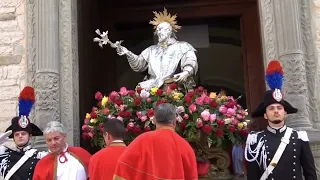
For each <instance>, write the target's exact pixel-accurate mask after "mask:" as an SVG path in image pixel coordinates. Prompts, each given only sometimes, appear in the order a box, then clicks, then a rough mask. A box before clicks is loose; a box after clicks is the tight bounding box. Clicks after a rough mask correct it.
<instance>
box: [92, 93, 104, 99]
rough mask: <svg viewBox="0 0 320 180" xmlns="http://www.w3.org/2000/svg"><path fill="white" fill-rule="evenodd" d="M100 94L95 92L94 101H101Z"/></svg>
mask: <svg viewBox="0 0 320 180" xmlns="http://www.w3.org/2000/svg"><path fill="white" fill-rule="evenodd" d="M102 97H103V96H102V94H101V92H99V91H98V92H96V94H95V95H94V98H95V99H96V100H98V101H100V100H101V99H102Z"/></svg>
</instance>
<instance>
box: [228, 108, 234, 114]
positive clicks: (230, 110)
mask: <svg viewBox="0 0 320 180" xmlns="http://www.w3.org/2000/svg"><path fill="white" fill-rule="evenodd" d="M227 113H228V114H231V115H234V114H235V113H236V111H235V110H234V109H232V108H228V110H227Z"/></svg>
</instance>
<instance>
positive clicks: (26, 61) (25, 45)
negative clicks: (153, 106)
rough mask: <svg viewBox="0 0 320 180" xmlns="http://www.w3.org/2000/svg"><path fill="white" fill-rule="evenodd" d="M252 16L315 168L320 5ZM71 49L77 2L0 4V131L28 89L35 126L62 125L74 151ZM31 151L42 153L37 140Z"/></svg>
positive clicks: (299, 0) (8, 0) (308, 1)
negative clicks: (280, 73)
mask: <svg viewBox="0 0 320 180" xmlns="http://www.w3.org/2000/svg"><path fill="white" fill-rule="evenodd" d="M259 11H260V21H261V37H262V47H263V53H264V54H263V55H264V64H265V65H266V64H267V63H268V61H269V60H272V59H279V60H280V61H281V63H282V65H283V67H284V71H285V72H286V79H285V82H284V91H285V96H286V99H288V100H289V101H290V102H291V103H292V104H294V105H295V106H296V107H297V108H299V110H300V111H299V113H298V114H296V115H293V116H290V117H289V120H288V124H289V126H292V127H294V128H297V129H305V130H307V131H308V133H309V136H310V139H311V141H312V150H313V153H314V157H315V159H316V162H317V167H319V168H320V138H317V135H318V137H320V136H319V134H318V131H319V130H320V0H281V1H277V0H259ZM77 47H78V36H77V1H76V0H45V1H41V0H1V1H0V112H1V113H0V131H4V130H5V128H6V127H7V126H8V125H9V124H10V120H11V118H12V117H13V116H15V115H16V114H17V97H18V95H19V92H20V90H21V89H22V88H23V87H24V86H25V85H32V86H33V87H35V89H36V95H37V104H36V106H35V110H34V111H33V113H32V119H33V120H34V121H35V123H36V124H38V125H39V126H40V127H41V128H42V127H43V126H44V125H45V124H46V123H47V121H49V120H58V121H61V122H63V123H64V124H65V125H66V127H67V128H68V133H69V134H68V142H69V144H71V145H79V143H80V136H79V131H80V129H79V128H78V127H79V68H78V49H77ZM40 119H41V121H40ZM35 144H36V146H37V147H39V148H44V147H45V146H44V141H43V139H41V138H39V139H36V140H35Z"/></svg>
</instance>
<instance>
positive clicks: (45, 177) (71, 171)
mask: <svg viewBox="0 0 320 180" xmlns="http://www.w3.org/2000/svg"><path fill="white" fill-rule="evenodd" d="M44 136H45V139H46V143H47V145H48V148H49V154H48V155H47V156H45V157H44V158H42V159H41V160H40V161H39V162H38V164H37V166H36V168H35V171H34V175H33V180H65V179H68V180H87V179H88V173H87V168H88V166H89V161H90V158H91V155H90V153H88V152H87V151H86V150H84V149H82V148H81V147H70V146H68V144H67V143H66V131H65V128H64V126H63V125H62V124H61V123H59V122H57V121H51V122H49V123H48V124H47V127H46V128H45V130H44Z"/></svg>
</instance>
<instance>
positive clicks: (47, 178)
mask: <svg viewBox="0 0 320 180" xmlns="http://www.w3.org/2000/svg"><path fill="white" fill-rule="evenodd" d="M67 151H68V152H69V153H70V154H71V155H72V156H73V157H75V158H76V159H78V161H79V162H80V163H81V164H82V165H83V167H84V168H85V169H86V171H87V169H88V166H89V161H90V158H91V154H90V153H89V152H87V151H86V150H84V149H83V148H81V147H70V146H69V147H68V149H67ZM57 157H58V156H56V155H53V154H48V155H46V156H45V157H44V158H42V159H41V160H40V161H39V162H38V163H37V165H36V168H35V170H34V174H33V178H32V179H33V180H56V179H57ZM66 163H68V162H66ZM87 172H88V171H87Z"/></svg>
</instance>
